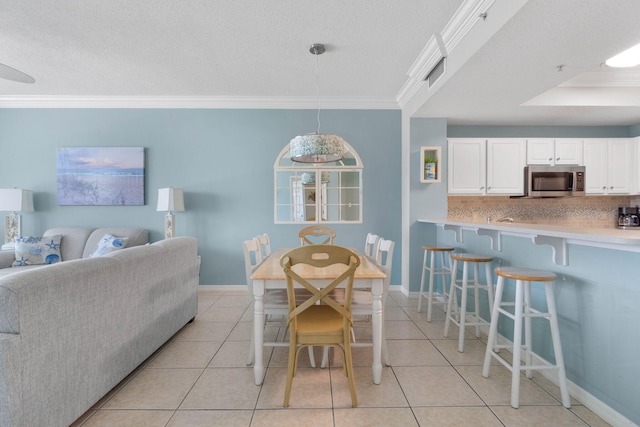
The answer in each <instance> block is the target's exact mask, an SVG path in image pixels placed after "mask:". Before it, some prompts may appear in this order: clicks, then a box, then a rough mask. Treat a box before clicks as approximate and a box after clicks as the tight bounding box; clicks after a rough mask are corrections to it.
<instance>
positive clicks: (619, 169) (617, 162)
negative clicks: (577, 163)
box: [584, 138, 636, 194]
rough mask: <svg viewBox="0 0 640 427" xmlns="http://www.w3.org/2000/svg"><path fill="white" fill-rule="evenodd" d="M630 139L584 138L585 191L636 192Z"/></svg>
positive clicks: (601, 192)
mask: <svg viewBox="0 0 640 427" xmlns="http://www.w3.org/2000/svg"><path fill="white" fill-rule="evenodd" d="M633 142H634V141H633V140H632V139H630V138H615V139H600V138H595V139H585V140H584V165H585V167H586V172H585V175H586V183H585V192H586V193H587V194H630V193H632V192H634V191H635V168H634V158H635V157H634V156H635V154H636V147H635V145H634V143H633Z"/></svg>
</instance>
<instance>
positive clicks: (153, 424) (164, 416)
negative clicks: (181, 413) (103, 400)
mask: <svg viewBox="0 0 640 427" xmlns="http://www.w3.org/2000/svg"><path fill="white" fill-rule="evenodd" d="M172 414H173V411H149V410H104V409H102V410H99V411H97V412H96V413H95V414H94V415H93V416H92V417H91V418H89V419H88V420H87V422H86V423H84V424H83V425H82V426H83V427H113V426H132V427H133V426H136V427H164V426H165V425H167V421H169V418H171V415H172Z"/></svg>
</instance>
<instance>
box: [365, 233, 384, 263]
mask: <svg viewBox="0 0 640 427" xmlns="http://www.w3.org/2000/svg"><path fill="white" fill-rule="evenodd" d="M380 239H381V237H380V236H378V235H377V234H373V233H369V234H367V238H366V239H365V242H364V255H365V256H368V257H370V258H374V257H375V256H376V253H377V251H378V243H379V241H380Z"/></svg>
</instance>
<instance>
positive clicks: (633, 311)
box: [418, 218, 640, 425]
mask: <svg viewBox="0 0 640 427" xmlns="http://www.w3.org/2000/svg"><path fill="white" fill-rule="evenodd" d="M418 224H420V227H421V233H420V234H421V235H422V236H424V237H423V239H424V240H422V241H421V242H420V243H421V244H429V245H437V246H442V247H453V248H455V252H467V253H473V254H480V255H486V256H490V257H492V258H493V259H494V261H493V265H492V271H493V269H494V268H497V267H505V266H517V267H523V268H533V269H541V270H545V271H549V272H552V273H554V274H555V275H556V276H557V279H556V286H555V287H554V296H555V301H556V306H557V313H558V323H559V331H560V339H561V342H562V351H563V353H564V362H565V367H566V374H567V378H568V381H569V384H568V385H569V392H570V394H571V396H573V397H575V398H577V399H578V400H579V401H580V402H581V403H583V404H585V405H586V406H588V407H589V408H591V409H592V410H594V411H595V412H597V413H600V414H606V415H605V418H607V419H610V420H618V425H626V424H625V423H627V422H628V419H629V417H630V418H632V419H633V418H634V417H635V418H636V419H638V417H640V408H638V405H637V396H638V384H640V361H638V358H637V355H638V354H639V353H640V340H638V339H637V338H638V333H637V329H638V317H637V311H638V307H640V275H639V272H640V267H639V265H640V230H636V229H617V228H593V227H577V226H567V225H562V226H560V225H553V224H531V223H518V222H513V223H508V222H496V221H491V222H489V223H487V222H479V221H477V220H476V221H466V220H464V219H459V218H456V219H446V218H422V219H419V220H418ZM493 279H494V283H495V282H496V277H495V276H494V277H493ZM542 294H543V293H542V292H541V290H539V289H534V290H533V291H532V299H533V304H534V305H536V304H537V305H538V306H544V304H545V303H544V301H543V298H542ZM505 295H506V298H508V299H509V300H511V301H512V300H513V298H514V290H513V289H510V288H509V289H505ZM482 306H484V307H486V302H482ZM481 315H482V316H483V317H485V319H488V318H489V316H488V312H486V311H485V312H484V313H481ZM510 328H511V330H510ZM498 333H499V334H500V335H502V336H503V337H504V338H506V339H507V340H512V339H513V327H512V324H509V322H506V324H500V325H499V326H498ZM533 347H534V348H536V349H538V350H537V351H538V354H537V356H540V357H541V358H543V359H545V360H547V361H550V362H552V361H553V360H554V355H553V353H552V351H551V350H550V349H551V348H552V345H551V335H550V332H549V330H548V329H547V328H542V327H536V326H534V332H533ZM549 379H551V378H549ZM551 380H552V379H551ZM552 381H553V380H552ZM603 403H604V405H603ZM620 414H626V417H625V416H621V415H620ZM614 424H615V423H614Z"/></svg>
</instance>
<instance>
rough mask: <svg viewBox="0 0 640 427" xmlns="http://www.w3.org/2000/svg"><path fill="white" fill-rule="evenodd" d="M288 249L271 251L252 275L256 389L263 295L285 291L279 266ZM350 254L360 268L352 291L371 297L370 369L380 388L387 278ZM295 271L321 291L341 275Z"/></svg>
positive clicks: (332, 269)
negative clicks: (358, 262) (383, 296)
mask: <svg viewBox="0 0 640 427" xmlns="http://www.w3.org/2000/svg"><path fill="white" fill-rule="evenodd" d="M291 249H293V248H280V249H277V250H275V251H273V253H272V254H271V255H269V256H268V257H267V258H266V259H265V260H264V261H263V262H262V264H260V265H259V266H258V267H257V268H256V270H255V271H254V272H253V274H252V275H251V280H252V281H253V298H254V316H253V321H254V345H255V362H254V365H253V373H254V377H255V383H256V385H260V384H262V381H263V379H264V375H265V366H264V360H263V350H264V326H265V314H264V295H265V292H268V291H269V290H270V289H286V288H287V281H286V276H285V273H284V270H283V268H282V266H281V265H280V258H281V257H282V256H283V255H284V254H285V253H287V252H288V251H289V250H291ZM352 251H353V252H354V253H355V254H356V255H358V256H359V257H360V265H359V266H358V268H357V269H356V271H355V274H354V280H353V288H354V289H362V290H368V291H370V292H371V295H372V315H371V327H372V348H373V364H372V366H371V368H372V370H373V382H374V384H380V381H381V378H382V328H383V325H382V309H383V307H382V293H383V285H384V279H385V278H386V277H387V276H386V274H385V272H384V271H383V270H382V269H381V268H380V266H378V265H377V264H376V263H375V261H374V260H373V259H371V258H369V257H366V256H364V255H363V254H361V253H360V252H358V251H357V250H353V249H352ZM294 268H299V269H298V270H296V272H297V273H298V274H300V275H301V276H302V277H303V278H305V279H306V280H308V281H309V282H311V283H312V284H313V285H314V286H317V287H318V288H322V286H323V285H328V284H329V283H331V281H332V280H334V279H335V278H337V277H338V276H339V275H340V274H341V273H342V271H343V270H342V269H341V266H339V265H333V266H329V267H325V268H313V267H311V266H306V265H298V266H294ZM344 285H345V284H344V283H343V284H341V285H339V287H344ZM298 286H299V285H298Z"/></svg>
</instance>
